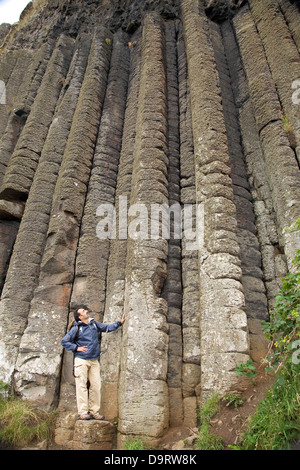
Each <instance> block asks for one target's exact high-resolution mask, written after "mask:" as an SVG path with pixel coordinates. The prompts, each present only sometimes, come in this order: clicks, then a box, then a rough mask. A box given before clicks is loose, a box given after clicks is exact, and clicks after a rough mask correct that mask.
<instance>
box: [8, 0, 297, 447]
mask: <svg viewBox="0 0 300 470" xmlns="http://www.w3.org/2000/svg"><path fill="white" fill-rule="evenodd" d="M0 38H1V40H3V45H2V46H0V47H1V49H2V50H1V52H0V80H1V81H2V82H3V83H4V85H5V91H6V102H5V103H4V104H2V103H1V104H0V248H1V254H0V286H1V299H0V380H2V381H3V382H4V383H9V384H10V385H11V386H12V387H13V388H14V390H15V392H16V393H18V394H19V395H20V396H21V397H22V398H23V399H28V400H31V401H33V402H34V403H35V404H38V406H41V407H43V408H45V409H53V408H56V407H58V410H59V414H60V419H59V421H58V429H57V433H56V436H57V445H62V446H66V447H69V448H72V449H76V448H90V449H103V446H104V447H107V449H112V448H113V446H115V447H117V448H118V449H121V448H122V447H123V446H124V442H125V441H126V440H127V439H128V438H133V439H136V438H140V439H142V440H143V441H144V442H145V443H146V444H147V445H149V446H152V447H155V446H157V445H158V444H159V441H160V439H161V438H162V437H163V436H164V435H165V434H166V433H167V431H168V429H169V428H172V427H175V426H176V427H177V426H179V427H180V426H181V425H185V426H189V427H190V428H194V427H195V426H197V410H198V408H199V406H201V405H202V404H203V402H205V400H206V399H207V398H209V397H210V396H212V395H213V394H214V393H219V394H222V393H225V392H227V391H228V390H232V389H236V388H238V387H239V381H238V378H237V377H236V375H235V368H236V366H237V365H239V364H240V363H241V362H245V361H247V360H248V359H249V358H252V359H253V360H254V361H257V362H260V360H261V358H262V357H264V356H265V355H266V353H267V347H268V344H267V342H266V340H265V337H264V335H263V333H262V330H261V320H268V318H269V312H270V311H271V310H272V308H273V307H274V303H275V300H276V294H277V292H278V289H279V288H280V286H281V279H282V277H284V276H285V274H286V273H287V272H288V271H292V270H293V269H294V266H293V263H292V259H293V257H294V255H295V253H296V250H297V249H299V248H300V245H299V231H298V230H297V227H296V225H295V221H296V220H297V219H298V218H299V213H300V193H299V191H300V190H299V188H300V170H299V148H300V141H299V139H300V135H299V119H298V117H299V106H300V104H299V103H300V69H299V51H300V35H299V10H298V8H297V4H296V3H295V2H292V1H289V0H266V1H265V2H262V1H260V0H249V1H242V0H240V1H233V0H232V1H229V0H219V1H217V0H182V1H179V0H168V1H161V0H146V1H145V2H140V1H138V0H115V1H110V0H103V1H101V2H98V1H93V0H89V1H83V0H71V1H70V0H62V1H58V0H49V1H48V2H41V1H39V0H36V1H34V2H33V4H32V5H31V7H29V8H28V9H26V11H25V12H24V13H23V14H22V18H21V21H20V23H19V24H18V25H14V26H13V27H12V28H8V26H7V25H2V27H1V28H0ZM275 43H276V45H277V46H276V48H275V49H274V44H275ZM287 124H289V128H287ZM153 206H155V208H156V209H157V207H159V209H163V210H164V211H165V212H163V210H161V212H159V211H158V212H153V213H152V212H151V211H152V209H153ZM172 207H173V208H174V207H176V208H177V209H178V208H179V212H180V218H181V217H182V220H183V221H184V220H188V221H189V222H190V226H189V227H183V226H182V228H183V229H185V230H182V232H181V234H180V236H179V237H177V238H176V237H175V236H174V233H175V234H176V233H177V235H178V232H176V231H174V228H176V226H177V229H178V220H176V213H174V214H172V213H171V211H170V214H171V215H172V217H171V220H170V232H169V234H168V231H167V229H168V228H169V227H168V222H169V220H167V221H166V219H164V216H165V214H166V208H167V209H170V208H172ZM104 208H106V209H105V210H107V211H108V212H110V216H111V218H110V219H105V217H106V215H105V214H106V213H105V210H104ZM138 208H139V209H140V211H142V213H143V214H144V218H143V217H141V213H140V212H139V211H138V210H137V209H138ZM145 214H146V215H145ZM103 220H106V222H107V227H106V228H107V230H108V229H109V228H110V229H112V231H111V232H110V233H111V236H108V235H105V236H103V233H105V231H104V232H103V230H102V229H103ZM159 220H161V221H162V222H163V224H161V225H162V226H161V227H160V228H161V229H162V230H161V233H160V234H158V236H157V232H155V233H156V235H155V236H152V237H151V234H152V235H153V233H154V232H153V231H152V232H151V230H153V227H152V222H153V223H154V222H155V223H157V222H158V221H159ZM101 224H102V225H101ZM176 224H177V225H176ZM154 227H155V224H154ZM156 228H157V226H156ZM101 230H102V231H101ZM106 233H108V232H106ZM166 233H167V236H166ZM142 234H144V235H145V234H147V236H146V237H143V236H142ZM133 235H134V236H133ZM79 303H84V304H87V305H88V306H89V308H90V310H91V315H92V316H94V317H95V318H96V319H97V320H99V321H103V322H105V323H112V322H114V321H116V320H119V319H120V318H121V315H122V314H123V312H125V314H126V321H125V323H124V325H123V326H122V328H120V329H118V330H117V331H115V332H113V333H110V334H109V335H108V334H107V335H105V334H103V335H102V338H101V350H102V354H101V358H100V365H101V381H102V384H101V397H102V398H101V413H102V414H103V415H105V416H106V418H107V419H108V420H109V423H108V422H106V424H105V423H104V424H103V423H95V422H94V423H92V422H90V423H88V424H87V423H82V422H80V423H78V422H76V404H75V403H76V402H75V387H74V377H73V375H72V354H71V353H67V352H66V351H63V349H62V347H61V344H60V341H61V338H62V336H63V335H64V334H65V332H66V331H67V328H68V324H69V321H70V319H72V311H73V308H74V307H75V306H76V305H77V304H79ZM112 422H114V423H115V425H112ZM81 435H84V442H81V440H80V436H81ZM67 441H69V444H68V442H67ZM100 441H101V442H100Z"/></svg>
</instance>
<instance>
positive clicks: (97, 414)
mask: <svg viewBox="0 0 300 470" xmlns="http://www.w3.org/2000/svg"><path fill="white" fill-rule="evenodd" d="M92 419H97V420H98V421H103V420H104V419H105V416H101V415H99V413H95V414H93V415H92Z"/></svg>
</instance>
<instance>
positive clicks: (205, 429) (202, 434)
mask: <svg viewBox="0 0 300 470" xmlns="http://www.w3.org/2000/svg"><path fill="white" fill-rule="evenodd" d="M219 409H220V398H219V396H218V395H213V396H212V397H211V398H210V399H209V400H208V401H207V402H206V403H205V404H204V405H203V407H202V408H200V410H199V414H198V417H199V422H200V428H199V433H198V437H197V439H196V445H195V448H196V450H223V440H222V438H221V437H219V436H216V435H215V434H212V433H210V427H211V424H210V421H211V420H212V418H213V417H214V416H215V414H216V413H217V412H218V411H219Z"/></svg>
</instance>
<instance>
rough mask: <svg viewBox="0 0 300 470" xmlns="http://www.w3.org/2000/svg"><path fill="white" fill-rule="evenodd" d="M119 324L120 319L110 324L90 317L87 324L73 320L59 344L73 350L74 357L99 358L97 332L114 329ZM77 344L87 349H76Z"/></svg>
mask: <svg viewBox="0 0 300 470" xmlns="http://www.w3.org/2000/svg"><path fill="white" fill-rule="evenodd" d="M119 326H121V322H120V321H117V322H115V323H112V324H110V325H105V324H104V323H100V322H98V321H95V320H94V319H93V318H91V319H90V321H89V323H88V324H86V323H83V322H81V321H78V322H76V321H75V322H74V324H73V326H72V328H71V329H70V330H69V331H68V333H67V334H66V335H65V336H64V337H63V339H62V341H61V345H62V346H63V347H64V348H65V349H67V351H73V353H74V356H75V357H80V358H81V359H88V360H93V359H99V357H100V344H99V336H98V333H99V332H102V333H103V332H104V333H107V332H109V331H114V330H116V329H117V328H119ZM78 346H87V348H88V349H87V351H86V352H81V351H77V347H78Z"/></svg>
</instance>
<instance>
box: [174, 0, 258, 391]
mask: <svg viewBox="0 0 300 470" xmlns="http://www.w3.org/2000/svg"><path fill="white" fill-rule="evenodd" d="M182 15H183V25H184V37H185V43H186V51H187V63H188V73H189V83H190V92H191V110H192V128H193V140H194V149H195V150H194V151H195V181H196V201H197V204H199V205H200V206H201V207H202V209H201V215H202V216H201V217H199V219H198V222H199V223H200V224H201V225H200V233H202V234H203V236H202V238H201V237H200V240H199V292H200V302H199V312H200V344H201V388H202V397H203V398H204V397H207V396H209V394H211V393H212V391H213V390H214V391H220V392H222V391H223V390H226V388H227V387H228V386H229V385H230V383H232V381H233V380H234V368H235V366H236V365H237V364H239V363H241V362H244V361H245V360H246V359H247V358H248V353H249V341H248V331H247V319H246V314H245V311H244V307H245V298H244V293H243V288H242V283H241V276H242V271H241V261H240V249H239V245H238V240H237V224H236V207H235V204H234V202H233V189H232V180H231V178H230V162H229V151H228V143H227V136H226V128H225V122H224V115H223V109H222V103H221V96H220V89H219V86H218V76H217V70H216V64H215V61H214V54H213V49H212V45H211V42H210V40H209V37H208V33H209V32H208V25H207V20H206V18H205V15H204V14H203V12H202V11H199V6H198V2H197V1H195V0H183V2H182Z"/></svg>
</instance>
